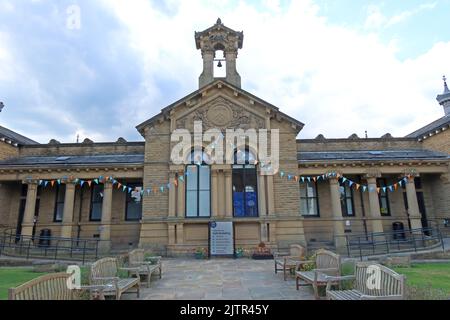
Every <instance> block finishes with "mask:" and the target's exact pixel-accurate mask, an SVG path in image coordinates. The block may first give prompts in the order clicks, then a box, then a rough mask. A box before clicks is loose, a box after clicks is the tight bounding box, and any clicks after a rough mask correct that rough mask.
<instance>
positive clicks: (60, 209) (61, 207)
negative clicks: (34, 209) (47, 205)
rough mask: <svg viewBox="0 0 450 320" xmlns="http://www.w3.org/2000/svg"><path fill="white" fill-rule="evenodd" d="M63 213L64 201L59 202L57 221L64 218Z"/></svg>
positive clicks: (57, 205)
mask: <svg viewBox="0 0 450 320" xmlns="http://www.w3.org/2000/svg"><path fill="white" fill-rule="evenodd" d="M63 215H64V203H57V204H56V215H55V221H56V222H61V221H62V220H63Z"/></svg>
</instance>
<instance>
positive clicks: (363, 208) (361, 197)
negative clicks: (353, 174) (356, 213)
mask: <svg viewBox="0 0 450 320" xmlns="http://www.w3.org/2000/svg"><path fill="white" fill-rule="evenodd" d="M358 179H359V184H361V182H362V179H361V176H358ZM359 196H360V199H361V211H362V216H363V226H364V234H365V235H366V240H367V241H368V240H369V237H368V236H367V221H366V208H365V206H364V195H363V192H362V189H361V188H360V189H359Z"/></svg>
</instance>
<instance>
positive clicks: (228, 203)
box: [225, 169, 233, 217]
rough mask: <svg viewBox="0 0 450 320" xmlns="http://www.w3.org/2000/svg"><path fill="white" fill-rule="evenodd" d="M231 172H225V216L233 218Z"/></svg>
mask: <svg viewBox="0 0 450 320" xmlns="http://www.w3.org/2000/svg"><path fill="white" fill-rule="evenodd" d="M232 173H233V172H232V170H231V169H230V170H227V171H225V216H226V217H233V195H232V191H233V182H232Z"/></svg>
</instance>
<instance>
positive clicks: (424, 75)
mask: <svg viewBox="0 0 450 320" xmlns="http://www.w3.org/2000/svg"><path fill="white" fill-rule="evenodd" d="M78 2H79V5H80V8H81V17H82V28H81V30H78V31H74V30H68V29H67V28H65V19H66V16H65V14H66V13H65V9H66V5H69V4H72V3H70V2H69V1H67V2H64V4H60V5H55V4H54V5H50V4H49V3H48V2H42V3H37V4H35V7H31V8H29V7H22V8H20V9H21V10H20V12H24V11H26V10H28V11H26V12H27V14H29V15H31V17H32V19H28V20H20V19H19V20H18V18H20V16H17V15H18V13H16V14H12V13H10V14H9V15H10V16H9V19H6V20H5V21H6V25H7V26H8V27H6V28H0V40H2V41H0V71H1V72H0V92H2V94H3V93H6V95H5V98H3V97H2V99H4V100H5V102H6V108H5V109H4V111H3V112H2V114H1V117H2V120H1V121H2V125H7V126H10V127H12V129H15V130H17V131H19V132H21V133H23V134H25V135H29V136H30V137H31V138H34V139H37V140H39V141H41V142H47V141H48V140H50V138H56V139H58V140H60V141H66V142H71V141H74V140H75V138H76V135H77V134H80V137H81V139H84V138H85V137H89V138H91V139H93V140H95V141H115V140H116V139H117V137H119V136H123V137H124V138H126V139H128V140H137V139H141V137H140V136H139V134H138V133H137V132H136V130H135V128H134V127H135V126H136V125H137V124H139V123H141V122H142V121H145V120H146V119H148V118H150V117H152V116H154V115H155V114H157V113H158V112H159V111H160V110H161V109H162V108H164V107H165V106H166V105H168V104H170V103H172V102H174V101H176V100H178V99H180V98H182V97H183V96H185V95H187V94H189V93H190V92H192V91H194V90H196V89H197V88H198V76H199V75H200V73H201V68H202V63H201V54H200V52H199V51H197V50H196V48H195V43H194V31H201V30H204V29H206V28H207V27H209V26H211V25H212V24H213V23H215V21H216V19H217V17H219V16H220V17H221V18H222V21H223V22H224V23H225V25H227V26H229V27H230V28H233V29H236V30H244V33H245V40H244V48H243V50H241V52H240V53H239V58H238V71H239V73H240V74H241V76H242V81H243V89H245V90H247V91H250V92H252V93H254V94H256V95H257V96H259V97H261V98H262V99H265V100H267V101H268V102H271V103H273V104H275V105H277V106H278V107H280V109H281V111H283V112H285V113H287V114H289V115H291V116H292V117H295V118H297V119H298V120H300V121H302V122H304V123H306V127H305V129H304V130H303V131H302V133H301V137H303V138H312V137H315V136H316V135H318V134H319V133H323V134H324V135H325V136H327V137H347V136H350V135H351V134H352V133H357V134H359V135H360V136H363V135H364V131H365V130H367V131H368V133H369V136H371V137H377V136H378V137H379V136H381V135H383V134H384V133H386V132H391V133H392V134H394V135H396V136H404V135H406V134H408V133H410V132H412V131H414V130H415V129H417V128H419V127H420V126H422V125H425V124H427V123H428V122H431V121H433V120H435V119H436V118H439V117H441V116H442V115H443V112H442V108H441V107H440V106H439V105H438V104H437V103H436V101H435V97H436V95H437V94H438V93H440V91H441V88H442V82H441V80H440V79H441V76H442V73H443V72H445V71H446V70H450V59H449V58H448V57H449V56H450V43H449V42H438V43H435V44H434V46H433V47H431V48H429V50H428V51H427V52H426V53H424V54H423V55H421V56H419V57H411V58H410V59H408V60H405V61H402V60H399V59H398V58H397V57H396V50H397V48H396V46H397V45H396V41H395V39H392V41H389V43H387V44H386V43H385V42H383V41H382V40H380V38H379V37H378V36H377V34H376V33H373V32H364V31H361V30H358V29H352V28H350V27H341V26H337V25H333V24H331V23H330V22H329V21H328V19H327V17H325V16H322V15H321V14H320V10H319V9H320V8H319V6H318V5H317V4H316V3H315V2H314V1H313V0H302V1H273V0H267V1H264V2H262V3H263V4H262V5H255V4H253V3H250V2H245V1H206V0H192V1H181V0H170V1H165V2H161V1H156V0H154V1H148V0H135V1H133V2H130V1H124V0H103V1H101V2H95V3H94V2H91V1H82V0H80V1H78ZM425 9H426V8H424V9H422V10H425ZM377 10H378V9H377V8H376V7H373V8H372V11H371V13H372V18H371V22H370V23H369V25H371V26H372V27H376V26H379V27H382V26H385V25H386V24H388V23H389V21H390V20H392V19H393V18H387V17H385V16H384V15H383V14H382V13H381V11H380V10H378V11H377ZM14 12H19V10H14ZM50 13H53V14H50ZM4 15H5V16H4V17H8V15H7V14H4ZM43 17H45V19H44V18H43ZM49 17H50V18H49ZM412 17H413V15H412V14H410V15H406V14H404V15H403V18H400V17H399V18H396V19H397V21H401V20H402V19H407V18H408V19H409V18H412ZM0 18H2V14H0ZM13 18H14V19H13ZM17 20H18V21H19V22H16V21H17ZM392 21H395V20H392ZM366 24H367V22H366ZM3 39H5V42H3ZM5 70H6V72H7V74H8V75H9V76H8V77H2V74H4V73H3V71H5ZM18 110H20V113H19V111H18ZM4 121H5V122H6V123H4Z"/></svg>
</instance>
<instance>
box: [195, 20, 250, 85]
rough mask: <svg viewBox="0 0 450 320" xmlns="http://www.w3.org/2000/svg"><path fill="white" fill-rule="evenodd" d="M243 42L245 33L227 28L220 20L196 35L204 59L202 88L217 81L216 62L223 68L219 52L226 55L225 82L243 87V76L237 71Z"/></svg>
mask: <svg viewBox="0 0 450 320" xmlns="http://www.w3.org/2000/svg"><path fill="white" fill-rule="evenodd" d="M243 42H244V33H243V32H237V31H234V30H232V29H230V28H228V27H226V26H225V25H224V24H223V23H222V20H220V18H219V19H217V22H216V24H215V25H214V26H212V27H211V28H208V29H206V30H205V31H202V32H196V33H195V44H196V46H197V49H198V50H201V52H202V58H203V72H202V74H201V75H200V78H199V87H200V88H202V87H204V86H206V85H208V84H209V83H211V82H213V81H214V80H215V79H216V78H215V77H214V64H215V63H216V62H217V63H218V66H219V67H223V64H222V59H216V52H217V51H223V55H224V59H223V62H224V63H225V68H226V75H225V78H224V80H225V81H226V82H228V83H230V84H232V85H234V86H236V87H239V88H240V87H241V76H240V75H239V73H238V72H237V69H236V59H237V56H238V50H239V49H242V45H243Z"/></svg>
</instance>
